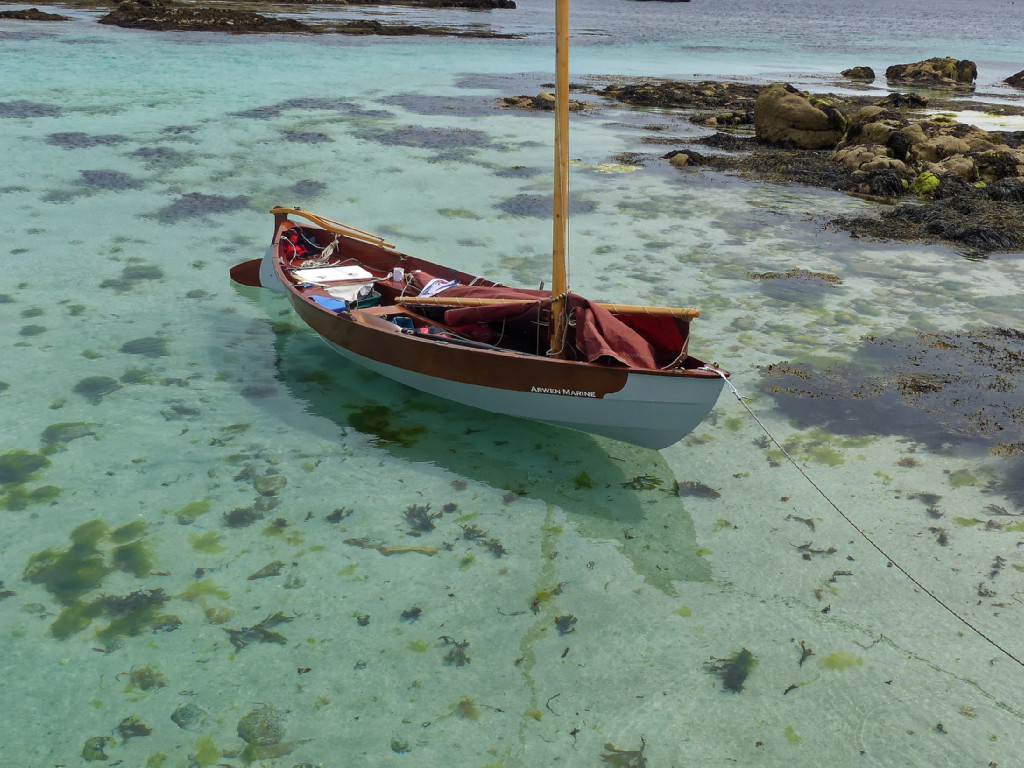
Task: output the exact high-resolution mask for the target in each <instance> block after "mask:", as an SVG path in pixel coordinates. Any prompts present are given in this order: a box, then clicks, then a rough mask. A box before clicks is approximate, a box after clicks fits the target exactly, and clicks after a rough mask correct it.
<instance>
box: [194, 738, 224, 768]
mask: <svg viewBox="0 0 1024 768" xmlns="http://www.w3.org/2000/svg"><path fill="white" fill-rule="evenodd" d="M221 756H222V752H221V750H220V748H218V747H217V745H216V744H214V743H213V736H203V737H202V738H201V739H199V740H198V741H196V753H195V761H196V764H198V765H199V767H200V768H209V766H211V765H216V764H217V763H218V762H219V761H220V759H221Z"/></svg>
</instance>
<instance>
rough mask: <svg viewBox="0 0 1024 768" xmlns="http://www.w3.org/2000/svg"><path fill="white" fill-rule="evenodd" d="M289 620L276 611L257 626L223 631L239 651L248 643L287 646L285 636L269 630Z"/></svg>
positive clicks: (289, 617) (288, 617)
mask: <svg viewBox="0 0 1024 768" xmlns="http://www.w3.org/2000/svg"><path fill="white" fill-rule="evenodd" d="M291 620H292V617H291V616H285V615H284V614H283V613H281V612H280V611H278V612H277V613H275V614H273V615H271V616H267V618H265V619H264V620H263V621H261V622H259V623H258V624H254V625H253V626H251V627H242V628H241V629H228V628H227V627H225V628H224V631H225V632H227V633H228V637H229V638H230V640H231V644H232V645H233V646H235V649H236V650H239V651H240V650H242V649H243V648H245V647H246V646H247V645H249V644H250V643H276V644H278V645H287V644H288V640H287V639H286V638H285V636H284V635H282V634H281V633H279V632H272V631H271V629H270V628H271V627H276V626H277V625H278V624H285V623H287V622H289V621H291Z"/></svg>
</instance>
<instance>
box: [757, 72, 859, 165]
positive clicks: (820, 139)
mask: <svg viewBox="0 0 1024 768" xmlns="http://www.w3.org/2000/svg"><path fill="white" fill-rule="evenodd" d="M847 126H848V122H847V119H846V117H845V116H844V115H843V113H842V112H840V111H839V110H838V109H836V107H835V106H833V105H832V104H831V103H830V102H829V101H827V100H826V99H822V98H819V97H816V96H811V95H809V94H807V93H803V92H801V91H798V90H797V89H796V88H794V87H793V86H791V85H788V84H785V83H773V84H772V85H770V86H768V87H767V88H766V89H764V90H763V91H762V92H761V95H760V96H758V98H757V101H756V102H755V103H754V129H755V131H756V133H757V138H758V139H760V140H761V141H764V142H766V143H768V144H782V145H785V146H790V147H794V148H796V149H828V148H831V147H834V146H835V145H836V144H837V143H838V142H839V140H840V139H842V138H843V135H844V134H845V133H846V128H847Z"/></svg>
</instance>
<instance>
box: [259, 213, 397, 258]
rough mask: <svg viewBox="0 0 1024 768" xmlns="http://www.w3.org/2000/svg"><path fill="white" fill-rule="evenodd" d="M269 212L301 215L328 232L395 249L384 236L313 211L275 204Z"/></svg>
mask: <svg viewBox="0 0 1024 768" xmlns="http://www.w3.org/2000/svg"><path fill="white" fill-rule="evenodd" d="M270 212H271V213H272V214H274V215H275V216H277V215H280V214H284V215H286V216H301V217H302V218H304V219H309V220H310V221H311V222H313V223H314V224H316V225H317V226H318V227H321V228H322V229H326V230H327V231H328V232H334V233H336V234H339V235H345V237H351V238H352V239H353V240H362V241H363V242H364V243H372V244H373V245H379V246H380V247H381V248H387V249H389V250H392V251H393V250H394V249H395V244H394V243H388V242H385V240H384V238H383V237H381V236H380V235H375V234H373V233H372V232H367V231H366V230H365V229H357V228H356V227H350V226H349V225H348V224H342V223H341V222H340V221H334V220H333V219H327V218H324V217H323V216H318V215H317V214H315V213H310V212H309V211H304V210H302V209H301V208H282V207H281V206H277V207H275V208H271V209H270Z"/></svg>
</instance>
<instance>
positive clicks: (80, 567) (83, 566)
mask: <svg viewBox="0 0 1024 768" xmlns="http://www.w3.org/2000/svg"><path fill="white" fill-rule="evenodd" d="M105 533H106V525H105V524H104V523H103V522H102V521H100V520H94V521H92V522H90V523H83V524H82V525H80V526H78V527H77V528H75V530H74V531H72V532H71V541H72V546H71V547H69V548H68V549H65V550H59V549H54V548H50V549H44V550H43V551H42V552H37V553H35V554H34V555H32V556H31V557H30V558H29V560H28V564H27V565H26V566H25V571H24V573H23V575H22V578H24V579H26V580H27V581H31V582H32V583H33V584H39V585H41V586H42V587H43V588H44V589H46V591H47V592H49V593H50V594H51V595H53V597H54V598H55V599H56V600H57V601H58V602H59V603H61V604H63V605H65V606H70V605H73V604H74V603H75V602H76V601H77V600H78V599H79V598H80V597H81V596H82V595H84V594H85V593H86V592H89V591H91V590H94V589H96V588H98V587H99V586H100V584H102V583H103V579H105V578H106V577H107V576H108V575H109V574H110V573H111V571H112V570H113V569H112V568H111V567H110V566H109V565H108V564H107V563H106V561H105V560H104V557H103V553H102V552H100V550H99V549H98V544H99V540H100V538H101V537H102V536H103V535H104V534H105Z"/></svg>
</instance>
